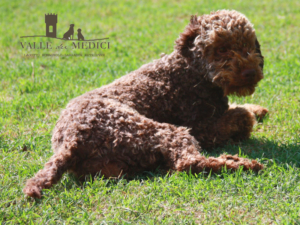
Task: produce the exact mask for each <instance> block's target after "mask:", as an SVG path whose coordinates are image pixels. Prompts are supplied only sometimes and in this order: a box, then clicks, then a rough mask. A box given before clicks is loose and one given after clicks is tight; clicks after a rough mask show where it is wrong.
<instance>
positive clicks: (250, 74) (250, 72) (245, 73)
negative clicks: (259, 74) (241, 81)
mask: <svg viewBox="0 0 300 225" xmlns="http://www.w3.org/2000/svg"><path fill="white" fill-rule="evenodd" d="M255 74H256V71H255V69H247V70H244V71H243V72H242V76H243V77H244V78H247V79H251V78H254V77H255Z"/></svg>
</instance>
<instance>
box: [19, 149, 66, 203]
mask: <svg viewBox="0 0 300 225" xmlns="http://www.w3.org/2000/svg"><path fill="white" fill-rule="evenodd" d="M69 161H70V155H67V154H62V153H56V154H54V155H53V156H52V157H51V158H50V160H49V161H48V162H47V163H46V164H45V167H44V168H43V169H42V170H40V171H39V172H38V173H37V174H36V175H35V176H34V177H33V178H31V179H29V180H28V181H27V183H26V186H25V188H24V189H23V192H24V193H25V194H27V195H29V196H31V197H33V198H41V190H42V189H45V188H50V187H51V186H52V185H53V184H56V183H57V182H58V181H59V180H60V178H61V177H62V174H63V173H64V172H65V171H66V170H67V169H68V164H69Z"/></svg>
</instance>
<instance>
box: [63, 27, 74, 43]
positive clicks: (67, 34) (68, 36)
mask: <svg viewBox="0 0 300 225" xmlns="http://www.w3.org/2000/svg"><path fill="white" fill-rule="evenodd" d="M71 36H72V38H71ZM73 36H74V24H70V28H69V30H68V31H67V32H66V33H65V34H64V39H73Z"/></svg>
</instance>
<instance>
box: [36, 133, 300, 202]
mask: <svg viewBox="0 0 300 225" xmlns="http://www.w3.org/2000/svg"><path fill="white" fill-rule="evenodd" d="M299 150H300V143H293V144H279V143H277V142H275V141H270V140H267V139H255V138H252V139H249V140H247V141H244V142H242V143H240V144H237V145H226V146H224V147H222V148H215V149H212V150H210V151H206V150H204V151H203V154H205V155H206V156H213V157H218V156H220V155H221V154H224V153H227V154H233V155H234V154H239V155H241V156H243V157H247V158H251V159H260V160H262V161H263V162H268V161H269V163H268V165H266V167H271V166H272V161H273V162H276V164H278V165H279V166H280V165H282V166H283V167H286V164H288V165H289V166H296V167H300V151H299ZM244 172H245V173H246V172H247V171H244ZM183 173H185V172H183ZM221 173H223V172H221ZM225 173H235V171H226V172H225ZM172 174H173V172H169V171H167V170H164V169H162V168H160V167H158V168H157V169H155V170H154V171H143V172H140V173H137V174H136V175H135V176H133V177H130V178H126V177H125V176H122V177H120V178H109V179H105V178H103V177H102V176H101V173H99V174H98V175H96V176H95V177H92V176H87V177H86V178H85V180H84V181H83V180H82V179H81V180H80V179H78V178H77V177H75V176H74V175H73V174H71V173H70V174H69V175H68V176H65V178H63V180H62V181H60V182H62V183H63V186H64V189H66V190H70V189H73V188H74V187H76V188H80V189H84V188H85V187H86V186H89V185H90V184H91V183H93V182H94V181H99V180H104V182H105V186H116V185H119V184H120V182H124V181H125V183H128V182H130V181H140V182H142V181H145V180H146V181H150V182H151V181H154V180H155V179H156V178H158V177H161V178H164V177H168V176H169V175H172ZM209 174H210V173H209V172H205V173H203V174H201V175H199V176H200V177H208V176H209ZM187 175H188V176H190V175H191V174H189V173H187ZM210 175H211V176H212V177H214V176H217V175H216V174H214V173H211V174H210ZM199 176H198V177H199ZM218 176H219V177H220V175H218ZM74 185H75V186H74ZM38 202H40V201H38Z"/></svg>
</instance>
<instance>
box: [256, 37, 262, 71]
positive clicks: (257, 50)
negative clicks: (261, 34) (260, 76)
mask: <svg viewBox="0 0 300 225" xmlns="http://www.w3.org/2000/svg"><path fill="white" fill-rule="evenodd" d="M255 48H256V50H255V51H256V53H259V54H260V56H261V58H262V61H261V63H260V64H259V66H260V67H261V69H263V68H264V57H263V56H262V54H261V50H260V44H259V42H258V40H257V38H256V39H255Z"/></svg>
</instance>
